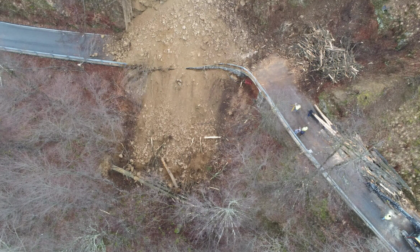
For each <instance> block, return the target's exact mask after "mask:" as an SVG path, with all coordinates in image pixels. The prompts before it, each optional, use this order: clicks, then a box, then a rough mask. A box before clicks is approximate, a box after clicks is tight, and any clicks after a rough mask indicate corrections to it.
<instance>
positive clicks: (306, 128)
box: [295, 127, 308, 136]
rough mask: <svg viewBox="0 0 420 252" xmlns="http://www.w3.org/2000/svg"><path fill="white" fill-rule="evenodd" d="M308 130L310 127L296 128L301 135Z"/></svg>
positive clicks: (297, 133) (296, 132)
mask: <svg viewBox="0 0 420 252" xmlns="http://www.w3.org/2000/svg"><path fill="white" fill-rule="evenodd" d="M307 130H308V127H303V128H299V129H295V134H296V135H300V136H301V135H303V134H305V132H306V131H307Z"/></svg>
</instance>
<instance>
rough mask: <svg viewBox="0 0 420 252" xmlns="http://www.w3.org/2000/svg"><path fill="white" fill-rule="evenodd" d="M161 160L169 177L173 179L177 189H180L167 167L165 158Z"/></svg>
mask: <svg viewBox="0 0 420 252" xmlns="http://www.w3.org/2000/svg"><path fill="white" fill-rule="evenodd" d="M160 160H161V161H162V164H163V167H165V170H166V171H167V172H168V174H169V177H171V180H172V183H173V184H174V186H175V188H178V184H177V183H176V180H175V177H174V175H173V174H172V172H171V171H170V170H169V168H168V166H166V163H165V160H164V159H163V158H160Z"/></svg>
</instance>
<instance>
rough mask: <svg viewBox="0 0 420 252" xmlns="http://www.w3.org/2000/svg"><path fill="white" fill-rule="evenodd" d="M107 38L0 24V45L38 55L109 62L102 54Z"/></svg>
mask: <svg viewBox="0 0 420 252" xmlns="http://www.w3.org/2000/svg"><path fill="white" fill-rule="evenodd" d="M107 39H108V37H107V36H104V35H99V34H93V33H78V32H69V31H60V30H52V29H45V28H36V27H30V26H22V25H15V24H10V23H4V22H0V46H3V47H10V48H15V49H20V50H29V51H35V52H40V53H49V54H58V55H67V56H75V57H83V58H95V59H104V60H105V59H106V60H111V58H110V57H107V56H106V55H105V53H104V50H103V46H104V44H105V43H106V40H107Z"/></svg>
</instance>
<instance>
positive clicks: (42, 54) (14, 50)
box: [0, 46, 127, 67]
mask: <svg viewBox="0 0 420 252" xmlns="http://www.w3.org/2000/svg"><path fill="white" fill-rule="evenodd" d="M0 51H5V52H12V53H19V54H26V55H33V56H38V57H45V58H52V59H61V60H70V61H77V62H82V63H91V64H99V65H105V66H116V67H125V66H127V63H123V62H117V61H111V60H101V59H92V58H84V57H77V56H69V55H62V54H54V53H45V52H36V51H31V50H22V49H17V48H13V47H6V46H0Z"/></svg>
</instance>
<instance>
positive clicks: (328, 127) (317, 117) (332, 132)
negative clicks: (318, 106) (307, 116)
mask: <svg viewBox="0 0 420 252" xmlns="http://www.w3.org/2000/svg"><path fill="white" fill-rule="evenodd" d="M313 115H314V117H315V118H316V119H317V120H318V121H319V123H320V124H322V126H324V128H325V129H326V130H328V132H330V133H331V134H332V135H333V136H335V135H337V132H336V131H335V130H333V129H332V128H331V126H330V125H328V124H327V123H326V122H324V121H323V120H322V119H321V118H319V116H318V115H317V114H313Z"/></svg>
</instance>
